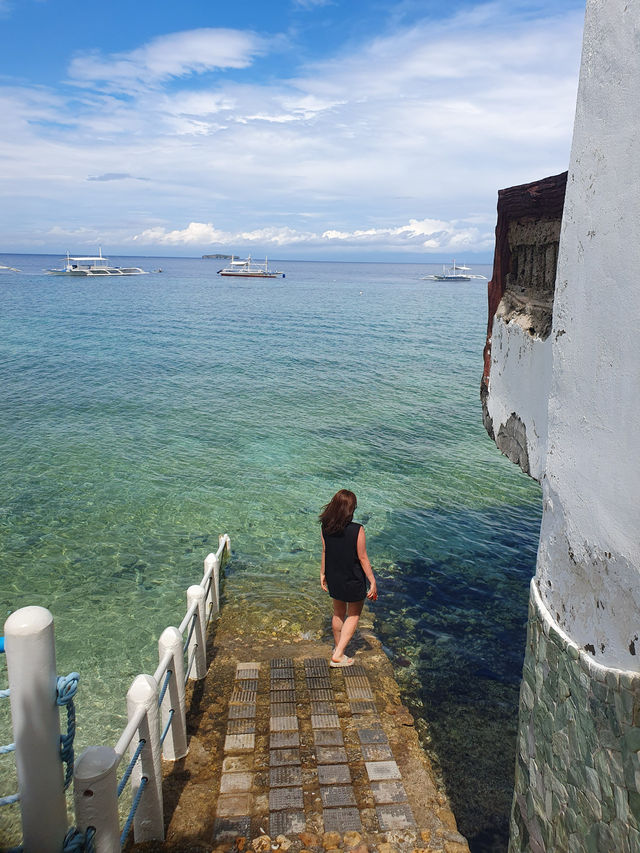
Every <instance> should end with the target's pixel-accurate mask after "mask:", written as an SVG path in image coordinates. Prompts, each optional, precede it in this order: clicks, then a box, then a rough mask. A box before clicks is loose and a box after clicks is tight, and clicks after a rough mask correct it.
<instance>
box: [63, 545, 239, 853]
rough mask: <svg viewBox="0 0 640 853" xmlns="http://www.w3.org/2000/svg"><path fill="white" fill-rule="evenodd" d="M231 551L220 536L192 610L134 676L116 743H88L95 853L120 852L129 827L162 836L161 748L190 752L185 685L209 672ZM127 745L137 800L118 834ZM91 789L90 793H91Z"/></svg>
mask: <svg viewBox="0 0 640 853" xmlns="http://www.w3.org/2000/svg"><path fill="white" fill-rule="evenodd" d="M230 550H231V540H230V539H229V536H228V535H226V534H225V535H223V536H220V537H219V545H218V549H217V551H216V552H215V553H210V554H208V555H207V557H206V558H205V560H204V572H203V576H202V580H201V581H200V583H199V584H197V585H193V586H190V587H189V589H188V590H187V611H186V614H185V616H184V618H183V619H182V621H181V622H180V625H179V627H178V628H175V627H173V626H170V627H168V628H165V630H164V631H163V632H162V635H161V636H160V639H159V640H158V656H159V663H158V667H157V669H156V671H155V672H154V674H153V675H152V676H151V675H139V676H137V678H135V679H134V681H133V683H132V684H131V687H130V688H129V691H128V693H127V712H128V717H129V720H128V722H127V725H126V726H125V728H124V730H123V731H122V733H121V734H120V737H119V738H118V741H117V743H116V745H115V747H114V748H111V747H89V748H88V749H87V750H85V752H84V753H83V754H82V755H81V756H80V758H79V759H78V760H77V762H76V769H77V772H76V776H75V782H76V784H75V803H76V824H77V827H78V830H79V831H80V832H85V831H86V830H87V829H88V828H89V827H91V826H94V827H95V828H96V834H95V840H94V843H95V850H96V853H117V851H119V850H120V846H121V844H122V843H123V842H124V839H126V834H127V833H128V831H129V828H130V826H131V825H133V831H134V839H135V841H136V842H141V841H152V840H163V839H164V819H163V800H162V772H161V764H160V753H161V751H162V755H163V757H164V758H165V759H167V760H176V759H178V758H182V757H184V756H185V755H186V753H187V748H188V743H187V731H186V703H185V683H186V681H187V680H188V679H191V680H200V679H202V678H204V677H205V676H206V673H207V649H206V645H207V643H206V632H207V626H208V624H209V621H210V619H211V617H212V616H213V615H215V614H216V613H218V612H219V609H220V571H221V569H222V565H223V558H224V557H225V554H226V555H227V556H228V555H229V553H230ZM187 630H188V637H187V642H186V643H185V644H184V647H183V642H184V634H185V631H187ZM185 654H186V657H187V661H188V662H189V663H188V670H187V672H186V675H185ZM192 669H193V673H192V672H191V670H192ZM161 729H162V734H161V733H160V732H161ZM127 749H129V752H130V755H131V760H130V762H129V766H128V767H127V769H126V771H125V775H126V776H127V778H129V779H130V781H131V786H132V793H133V805H132V808H131V811H130V813H129V816H128V818H127V821H126V823H125V827H124V830H123V832H122V839H121V838H120V827H119V820H118V808H117V797H118V787H119V786H118V783H117V780H116V770H117V768H118V766H119V765H120V763H121V761H122V758H123V756H124V754H125V752H126V751H127ZM127 778H123V780H122V784H121V786H120V787H121V788H122V787H124V784H125V783H126V782H127ZM87 791H91V793H92V796H90V797H89V796H86V792H87ZM143 791H144V796H143V795H142V794H143ZM98 792H99V796H98Z"/></svg>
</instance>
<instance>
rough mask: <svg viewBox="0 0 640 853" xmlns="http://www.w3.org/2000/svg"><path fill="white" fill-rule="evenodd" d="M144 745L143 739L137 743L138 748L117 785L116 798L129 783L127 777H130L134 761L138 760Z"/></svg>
mask: <svg viewBox="0 0 640 853" xmlns="http://www.w3.org/2000/svg"><path fill="white" fill-rule="evenodd" d="M145 743H146V740H145V739H144V738H141V739H140V742H139V743H138V748H137V749H136V751H135V752H134V753H133V755H132V757H131V761H130V762H129V766H128V767H127V769H126V770H125V771H124V776H123V777H122V779H121V780H120V784H119V785H118V796H120V794H121V793H122V792H123V791H124V786H125V785H126V784H127V782H128V781H129V776H131V771H132V770H133V768H134V767H135V765H136V761H137V760H138V759H139V758H140V753H141V752H142V750H143V748H144V745H145Z"/></svg>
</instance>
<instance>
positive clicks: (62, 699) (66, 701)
mask: <svg viewBox="0 0 640 853" xmlns="http://www.w3.org/2000/svg"><path fill="white" fill-rule="evenodd" d="M79 681H80V675H79V674H78V673H77V672H70V673H69V675H61V676H59V677H58V682H57V688H56V704H57V705H59V706H60V707H62V706H63V705H66V707H67V733H66V734H65V735H60V759H61V760H62V762H63V763H64V764H65V767H66V772H65V777H64V788H65V791H66V789H67V788H68V787H69V785H70V784H71V782H72V780H73V763H74V759H75V755H74V751H73V741H74V738H75V736H76V708H75V705H74V703H73V697H74V696H75V695H76V692H77V690H78V683H79Z"/></svg>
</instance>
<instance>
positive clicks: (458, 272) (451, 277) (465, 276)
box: [423, 260, 487, 281]
mask: <svg viewBox="0 0 640 853" xmlns="http://www.w3.org/2000/svg"><path fill="white" fill-rule="evenodd" d="M472 278H481V279H484V280H485V281H486V280H487V277H486V275H471V267H465V266H458V265H456V262H455V260H454V261H453V263H452V265H451V266H450V267H449V269H447V268H446V267H445V266H443V267H442V272H441V273H435V274H434V275H425V276H423V279H429V280H430V281H471V279H472Z"/></svg>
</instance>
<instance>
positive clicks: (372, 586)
mask: <svg viewBox="0 0 640 853" xmlns="http://www.w3.org/2000/svg"><path fill="white" fill-rule="evenodd" d="M357 549H358V559H359V560H360V565H361V566H362V569H363V571H364V573H365V575H366V576H367V580H368V581H369V592H368V593H367V598H368V599H369V600H370V601H377V599H378V587H377V584H376V579H375V577H374V575H373V569H372V568H371V563H370V562H369V557H368V556H367V541H366V537H365V534H364V527H362V526H361V527H360V530H359V531H358V540H357Z"/></svg>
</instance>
